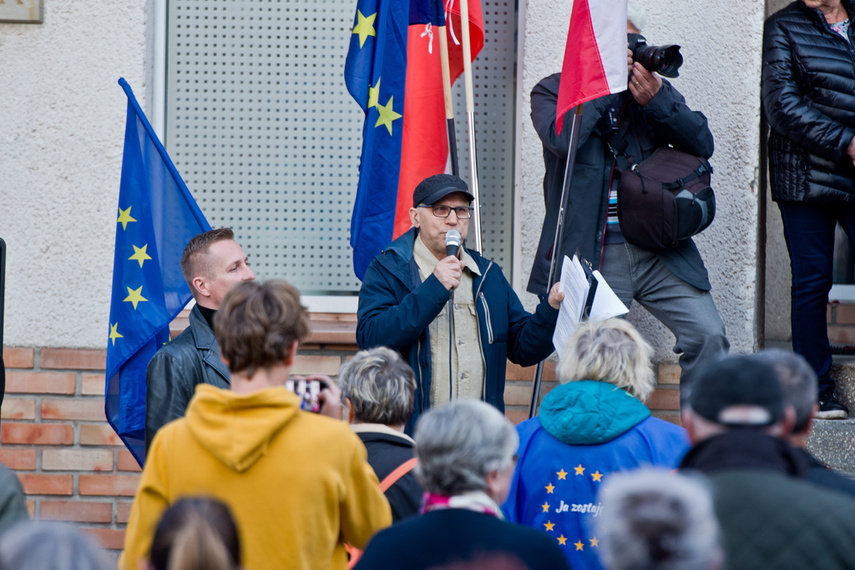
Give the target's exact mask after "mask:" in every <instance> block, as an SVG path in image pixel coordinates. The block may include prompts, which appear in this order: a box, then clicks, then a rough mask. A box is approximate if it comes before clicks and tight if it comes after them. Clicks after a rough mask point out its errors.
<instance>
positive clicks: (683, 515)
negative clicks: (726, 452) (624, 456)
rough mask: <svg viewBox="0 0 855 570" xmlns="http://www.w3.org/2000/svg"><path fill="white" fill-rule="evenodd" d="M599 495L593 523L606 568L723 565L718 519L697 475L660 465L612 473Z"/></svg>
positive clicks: (690, 569) (710, 569)
mask: <svg viewBox="0 0 855 570" xmlns="http://www.w3.org/2000/svg"><path fill="white" fill-rule="evenodd" d="M599 497H600V502H602V504H603V512H602V515H600V516H599V517H598V518H597V521H596V525H595V526H596V529H597V535H598V536H599V537H600V551H599V553H600V560H601V561H602V563H603V566H605V567H606V568H608V569H609V570H716V569H718V568H721V563H722V550H721V546H720V544H719V540H720V539H719V528H718V521H717V520H716V517H715V512H714V511H713V504H712V498H711V496H710V491H709V489H708V488H707V486H706V485H705V484H704V482H703V481H702V480H701V479H699V478H692V477H687V476H685V475H680V474H678V473H670V472H668V471H665V470H664V469H638V470H636V471H629V472H627V473H615V474H614V475H613V476H612V477H610V478H609V480H608V482H606V484H605V485H603V488H602V489H600V495H599Z"/></svg>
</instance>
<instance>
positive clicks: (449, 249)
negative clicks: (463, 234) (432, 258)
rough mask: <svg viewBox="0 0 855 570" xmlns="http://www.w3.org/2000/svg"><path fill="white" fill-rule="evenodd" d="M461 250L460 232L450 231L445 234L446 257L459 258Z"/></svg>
mask: <svg viewBox="0 0 855 570" xmlns="http://www.w3.org/2000/svg"><path fill="white" fill-rule="evenodd" d="M459 250H460V232H458V231H457V230H449V231H448V233H447V234H445V255H453V256H454V257H457V252H458V251H459Z"/></svg>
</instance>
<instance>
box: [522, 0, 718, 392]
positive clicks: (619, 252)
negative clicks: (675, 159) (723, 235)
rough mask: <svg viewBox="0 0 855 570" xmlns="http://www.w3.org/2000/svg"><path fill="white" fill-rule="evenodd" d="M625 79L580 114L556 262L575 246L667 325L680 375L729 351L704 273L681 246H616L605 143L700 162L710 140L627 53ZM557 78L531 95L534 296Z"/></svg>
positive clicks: (546, 236) (556, 146) (555, 169)
mask: <svg viewBox="0 0 855 570" xmlns="http://www.w3.org/2000/svg"><path fill="white" fill-rule="evenodd" d="M628 14H629V20H628V21H627V31H628V32H630V33H638V31H639V30H638V28H637V27H636V25H635V24H633V22H637V21H638V19H639V16H638V15H637V14H638V13H637V8H636V7H635V6H634V5H633V3H632V2H630V5H629V10H628ZM627 72H628V73H629V89H628V91H625V92H622V93H618V94H615V95H608V96H605V97H601V98H599V99H596V100H594V101H591V102H590V103H585V105H584V107H583V113H582V118H581V122H580V124H579V143H578V151H577V154H576V163H575V168H574V171H573V179H572V184H571V186H570V191H569V202H568V208H567V211H566V213H565V216H566V217H565V220H564V224H565V228H564V237H563V241H562V243H561V244H559V251H558V252H557V255H558V256H559V257H558V261H559V262H560V260H561V259H562V256H564V255H572V254H573V252H574V251H576V250H577V249H578V250H579V251H580V252H581V255H582V257H584V258H585V259H587V260H588V261H589V262H591V264H592V265H593V266H594V268H595V269H599V270H600V272H601V273H602V274H603V276H604V277H605V279H606V281H607V282H608V283H609V285H610V286H611V287H612V289H614V291H615V293H616V294H617V295H618V297H620V299H621V301H623V303H624V304H625V305H627V306H629V305H630V303H632V301H633V299H635V300H637V301H638V302H639V303H641V305H642V306H643V307H644V308H645V309H647V310H648V311H649V312H650V313H651V314H652V315H653V316H654V317H656V318H657V319H659V320H660V321H661V322H662V323H663V324H664V325H665V326H666V327H668V328H669V329H670V330H671V332H672V333H674V336H675V337H676V339H677V342H676V344H675V346H674V352H676V353H682V355H681V357H680V366H681V367H682V369H683V377H684V378H685V376H686V373H687V372H688V371H689V370H691V368H692V367H693V366H695V365H696V364H697V363H698V362H701V361H704V360H707V359H715V358H718V357H720V356H722V355H724V354H725V353H726V352H727V350H728V348H729V343H728V341H727V339H726V338H725V331H724V323H723V322H722V320H721V317H719V314H718V311H717V310H716V307H715V303H714V302H713V299H712V296H711V295H710V294H709V290H710V282H709V278H708V276H707V270H706V268H705V267H704V263H703V260H702V259H701V255H700V253H699V252H698V248H697V247H696V246H695V244H694V243H693V242H692V240H691V239H686V240H684V241H681V242H679V243H678V244H677V246H676V247H674V248H672V249H669V250H663V251H651V250H647V249H644V248H641V247H637V246H634V245H632V244H630V243H627V242H626V240H625V239H624V237H623V235H622V233H621V230H620V226H619V224H618V217H617V188H618V184H619V179H620V171H619V170H618V169H617V168H616V160H615V157H614V155H613V154H612V152H611V151H610V149H609V146H608V144H607V138H609V137H610V136H611V135H612V132H611V131H614V133H616V134H617V135H618V136H620V137H621V139H622V140H624V141H625V142H626V149H625V154H626V155H627V156H629V157H632V158H633V159H634V160H635V161H636V162H640V161H642V160H644V159H645V158H647V157H648V156H650V155H651V154H652V153H653V151H654V150H656V149H657V148H659V147H666V146H671V147H673V148H674V149H677V150H680V151H684V152H687V153H689V154H692V155H697V156H701V157H704V158H709V157H710V156H711V155H712V153H713V139H712V133H710V130H709V128H708V127H707V119H706V117H704V115H703V114H702V113H700V112H697V111H692V110H691V109H690V108H689V107H688V106H687V105H686V103H685V100H684V99H683V96H682V95H680V94H679V93H678V92H677V90H676V89H674V87H672V86H671V84H670V83H668V82H667V81H664V80H663V79H662V78H660V77H659V76H658V75H656V74H655V73H651V72H650V71H648V70H647V69H645V68H644V66H642V65H641V64H640V63H638V62H634V61H633V58H632V51H631V50H629V49H627ZM560 80H561V74H560V73H556V74H554V75H550V76H549V77H546V78H545V79H543V80H541V81H540V83H538V84H537V85H536V86H535V87H534V89H533V90H532V93H531V119H532V122H533V123H534V128H535V130H536V131H537V133H538V135H539V136H540V139H541V141H542V143H543V160H544V163H545V167H546V174H545V176H544V179H543V194H544V199H545V202H546V218H545V220H544V223H543V229H542V233H541V237H540V243H539V245H538V249H537V254H536V256H535V260H534V265H533V267H532V270H531V277H530V280H529V283H528V291H529V292H531V293H534V294H536V295H543V294H544V293H545V292H546V287H547V283H546V281H547V279H548V273H549V265H550V261H551V259H552V254H553V252H552V247H553V241H554V239H555V226H556V223H557V220H558V211H559V209H560V201H561V190H562V185H563V182H564V171H565V165H566V162H567V154H568V150H569V142H570V131H571V127H570V125H571V122H572V113H567V114H566V115H565V123H564V126H563V129H562V131H561V135H560V136H559V135H558V134H556V129H555V111H556V106H557V101H558V86H559V83H560ZM559 267H560V266H559Z"/></svg>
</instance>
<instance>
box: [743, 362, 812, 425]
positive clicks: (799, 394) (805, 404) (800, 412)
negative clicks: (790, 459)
mask: <svg viewBox="0 0 855 570" xmlns="http://www.w3.org/2000/svg"><path fill="white" fill-rule="evenodd" d="M749 358H753V359H755V360H757V361H758V362H762V363H764V364H767V365H769V366H771V367H772V368H773V369H774V370H775V375H776V376H777V377H778V382H780V383H781V390H782V391H783V392H784V404H786V405H789V406H792V407H793V408H795V410H796V425H795V426H794V427H793V432H794V433H805V432H806V431H807V428H808V424H809V423H810V418H811V415H812V414H813V406H814V404H816V397H817V379H816V372H814V371H813V368H811V366H810V364H808V363H807V360H805V359H804V357H803V356H802V355H800V354H795V353H794V352H789V351H787V350H781V349H779V348H772V349H769V350H761V351H760V352H758V353H756V354H752V355H750V356H749Z"/></svg>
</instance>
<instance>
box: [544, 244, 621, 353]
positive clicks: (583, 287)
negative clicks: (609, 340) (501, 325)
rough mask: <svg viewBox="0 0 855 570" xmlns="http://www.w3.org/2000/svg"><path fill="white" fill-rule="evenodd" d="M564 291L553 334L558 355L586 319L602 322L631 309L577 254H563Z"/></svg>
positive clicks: (562, 280) (562, 290)
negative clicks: (583, 263)
mask: <svg viewBox="0 0 855 570" xmlns="http://www.w3.org/2000/svg"><path fill="white" fill-rule="evenodd" d="M585 263H586V264H587V262H585ZM586 269H587V271H586ZM561 292H562V293H564V300H563V301H562V302H561V308H560V309H559V312H558V322H557V323H556V324H555V333H554V334H553V335H552V344H553V345H554V346H555V350H556V351H558V356H559V357H560V356H561V351H562V349H563V348H564V344H565V343H566V342H567V339H568V338H570V336H571V335H572V334H573V332H574V331H575V330H576V327H577V326H578V325H579V323H580V322H581V321H582V320H583V319H585V318H588V319H591V320H595V321H602V320H605V319H610V318H612V317H617V316H619V315H625V314H626V313H628V312H629V309H627V308H626V305H624V304H623V303H622V302H621V301H620V299H618V296H617V295H615V292H614V291H612V288H611V287H609V284H608V283H606V280H605V279H604V278H603V276H602V275H601V274H600V272H599V271H591V270H590V267H585V266H583V265H582V262H581V261H579V257H578V256H577V255H574V256H573V259H570V258H569V257H567V256H564V264H563V265H562V267H561Z"/></svg>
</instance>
